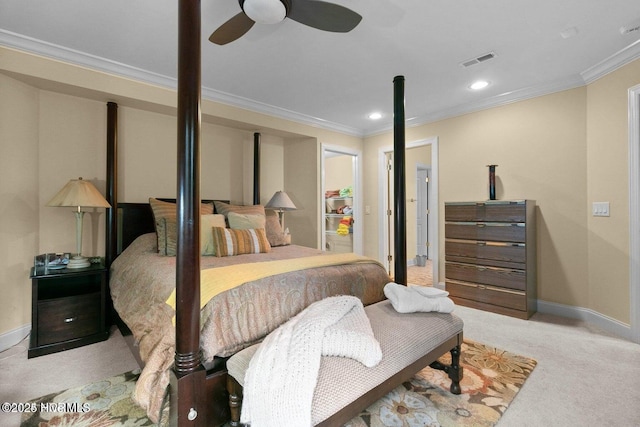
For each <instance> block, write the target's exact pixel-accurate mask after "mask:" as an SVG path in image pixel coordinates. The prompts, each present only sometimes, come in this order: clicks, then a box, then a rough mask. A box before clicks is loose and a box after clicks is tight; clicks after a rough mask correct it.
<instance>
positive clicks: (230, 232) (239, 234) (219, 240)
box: [212, 227, 271, 257]
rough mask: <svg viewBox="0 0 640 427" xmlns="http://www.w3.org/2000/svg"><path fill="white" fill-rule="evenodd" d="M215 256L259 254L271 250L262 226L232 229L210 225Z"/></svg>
mask: <svg viewBox="0 0 640 427" xmlns="http://www.w3.org/2000/svg"><path fill="white" fill-rule="evenodd" d="M212 229H213V246H214V248H215V253H216V256H218V257H223V256H233V255H242V254H259V253H265V252H269V251H271V245H269V241H268V240H267V234H266V233H265V231H264V228H251V229H245V230H240V229H234V228H222V227H212Z"/></svg>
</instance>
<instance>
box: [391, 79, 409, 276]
mask: <svg viewBox="0 0 640 427" xmlns="http://www.w3.org/2000/svg"><path fill="white" fill-rule="evenodd" d="M405 181H406V176H405V135H404V76H396V77H395V78H394V79H393V188H394V204H395V206H394V209H395V217H394V218H395V222H394V237H395V242H394V251H395V260H394V264H393V270H394V278H393V280H394V282H396V283H399V284H401V285H406V284H407V228H406V227H407V223H406V220H407V212H406V210H407V208H406V206H407V205H406V200H407V197H406V182H405Z"/></svg>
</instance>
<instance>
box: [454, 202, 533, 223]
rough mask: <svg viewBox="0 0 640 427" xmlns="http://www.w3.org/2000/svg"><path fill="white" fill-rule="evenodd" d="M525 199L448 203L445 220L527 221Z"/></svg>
mask: <svg viewBox="0 0 640 427" xmlns="http://www.w3.org/2000/svg"><path fill="white" fill-rule="evenodd" d="M526 214H527V209H526V202H525V201H504V202H503V201H495V202H474V203H469V202H465V203H446V204H445V206H444V220H445V221H497V222H525V219H526Z"/></svg>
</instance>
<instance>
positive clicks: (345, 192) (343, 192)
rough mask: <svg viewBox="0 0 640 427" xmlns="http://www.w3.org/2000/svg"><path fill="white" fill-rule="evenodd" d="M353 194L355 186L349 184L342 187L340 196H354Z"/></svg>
mask: <svg viewBox="0 0 640 427" xmlns="http://www.w3.org/2000/svg"><path fill="white" fill-rule="evenodd" d="M352 196H353V188H352V187H351V186H350V185H349V186H348V187H344V188H341V189H340V197H352Z"/></svg>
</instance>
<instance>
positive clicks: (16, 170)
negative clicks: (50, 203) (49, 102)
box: [0, 75, 40, 339]
mask: <svg viewBox="0 0 640 427" xmlns="http://www.w3.org/2000/svg"><path fill="white" fill-rule="evenodd" d="M0 94H2V95H1V96H0V200H1V201H0V293H1V294H2V301H3V302H2V308H1V309H0V334H2V333H6V332H9V331H14V330H16V329H18V328H20V327H22V326H23V325H25V324H28V323H30V322H31V283H30V281H29V269H30V268H31V266H32V265H33V256H34V255H36V254H38V253H39V252H38V240H39V233H38V231H39V229H40V225H39V215H38V212H39V209H40V203H39V196H38V163H39V159H38V126H37V125H36V126H34V123H37V122H38V114H39V113H38V112H39V96H38V91H37V90H35V89H34V88H32V87H30V86H28V85H25V84H23V83H20V82H18V81H15V80H13V79H10V78H7V77H5V76H3V75H0ZM26 332H28V331H21V332H19V333H18V332H17V333H18V334H25V333H26ZM23 337H24V335H23V336H19V337H16V339H20V338H23Z"/></svg>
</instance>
